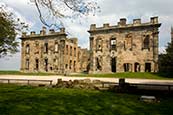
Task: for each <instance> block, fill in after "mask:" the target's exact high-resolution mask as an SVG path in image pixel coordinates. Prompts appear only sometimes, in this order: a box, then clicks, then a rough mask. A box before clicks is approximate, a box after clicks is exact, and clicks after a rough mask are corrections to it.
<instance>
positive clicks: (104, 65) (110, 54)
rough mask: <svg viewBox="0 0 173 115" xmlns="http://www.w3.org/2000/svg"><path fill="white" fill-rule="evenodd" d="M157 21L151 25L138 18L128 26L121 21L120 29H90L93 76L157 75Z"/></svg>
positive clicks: (108, 26) (152, 21)
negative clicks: (118, 73)
mask: <svg viewBox="0 0 173 115" xmlns="http://www.w3.org/2000/svg"><path fill="white" fill-rule="evenodd" d="M160 25H161V24H159V23H158V18H157V17H154V18H151V21H150V22H148V23H141V20H140V19H135V20H134V22H133V24H126V19H120V22H119V23H118V25H117V26H110V25H109V24H104V25H103V27H98V28H96V25H95V24H92V25H91V27H90V30H89V31H88V32H89V33H90V52H91V55H90V61H91V64H90V73H111V72H144V71H148V72H157V71H158V33H159V31H158V28H159V27H160Z"/></svg>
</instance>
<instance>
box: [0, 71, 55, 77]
mask: <svg viewBox="0 0 173 115" xmlns="http://www.w3.org/2000/svg"><path fill="white" fill-rule="evenodd" d="M0 75H39V76H47V75H56V74H54V73H40V72H39V73H23V72H20V71H11V70H9V71H2V70H0Z"/></svg>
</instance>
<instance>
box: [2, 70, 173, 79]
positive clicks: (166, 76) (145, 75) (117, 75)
mask: <svg viewBox="0 0 173 115" xmlns="http://www.w3.org/2000/svg"><path fill="white" fill-rule="evenodd" d="M0 75H39V76H47V75H56V74H54V73H22V72H20V71H0ZM68 76H72V77H105V78H106V77H107V78H109V77H110V78H140V79H173V74H172V73H146V72H139V73H131V72H129V73H128V72H126V73H113V74H83V73H79V74H73V75H68Z"/></svg>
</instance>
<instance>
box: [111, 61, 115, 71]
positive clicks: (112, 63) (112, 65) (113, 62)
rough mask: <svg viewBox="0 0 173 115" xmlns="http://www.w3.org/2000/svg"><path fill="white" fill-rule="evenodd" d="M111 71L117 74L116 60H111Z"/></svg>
mask: <svg viewBox="0 0 173 115" xmlns="http://www.w3.org/2000/svg"><path fill="white" fill-rule="evenodd" d="M111 69H112V72H116V58H112V59H111Z"/></svg>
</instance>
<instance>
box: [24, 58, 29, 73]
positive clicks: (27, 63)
mask: <svg viewBox="0 0 173 115" xmlns="http://www.w3.org/2000/svg"><path fill="white" fill-rule="evenodd" d="M25 68H26V70H29V59H26V65H25Z"/></svg>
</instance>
